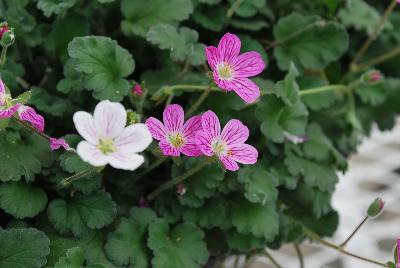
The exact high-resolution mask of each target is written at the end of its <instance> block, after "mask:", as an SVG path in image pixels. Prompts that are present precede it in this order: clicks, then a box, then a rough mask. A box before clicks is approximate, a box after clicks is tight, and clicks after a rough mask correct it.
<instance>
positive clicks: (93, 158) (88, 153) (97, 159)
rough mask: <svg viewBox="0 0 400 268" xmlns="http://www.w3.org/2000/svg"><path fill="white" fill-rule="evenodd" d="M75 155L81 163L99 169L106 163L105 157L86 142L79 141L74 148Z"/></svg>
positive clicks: (94, 146)
mask: <svg viewBox="0 0 400 268" xmlns="http://www.w3.org/2000/svg"><path fill="white" fill-rule="evenodd" d="M76 152H77V154H78V155H79V156H80V158H82V160H83V161H85V162H88V163H89V164H91V165H92V166H95V167H101V166H104V165H106V164H107V163H108V159H107V157H106V156H105V155H104V154H103V153H102V152H101V151H100V150H99V148H97V147H96V145H93V144H91V143H89V142H87V141H81V142H80V143H79V144H78V147H77V148H76Z"/></svg>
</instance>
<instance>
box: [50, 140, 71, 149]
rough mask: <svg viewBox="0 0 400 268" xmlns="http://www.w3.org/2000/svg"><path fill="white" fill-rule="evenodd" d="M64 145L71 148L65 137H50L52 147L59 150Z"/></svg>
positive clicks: (65, 147)
mask: <svg viewBox="0 0 400 268" xmlns="http://www.w3.org/2000/svg"><path fill="white" fill-rule="evenodd" d="M61 147H63V148H64V149H65V150H68V149H70V147H69V145H68V143H67V142H66V141H65V140H64V139H56V138H50V149H51V150H53V151H54V150H58V149H60V148H61Z"/></svg>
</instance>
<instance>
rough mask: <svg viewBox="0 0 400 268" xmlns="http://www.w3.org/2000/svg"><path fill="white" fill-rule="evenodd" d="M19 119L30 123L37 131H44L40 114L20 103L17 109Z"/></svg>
mask: <svg viewBox="0 0 400 268" xmlns="http://www.w3.org/2000/svg"><path fill="white" fill-rule="evenodd" d="M18 115H19V119H21V120H22V121H25V122H28V123H30V124H31V125H32V126H33V127H34V128H35V129H36V130H37V131H39V132H43V131H44V118H43V116H41V115H40V114H38V113H36V111H35V109H33V108H32V107H29V106H26V105H21V107H19V109H18Z"/></svg>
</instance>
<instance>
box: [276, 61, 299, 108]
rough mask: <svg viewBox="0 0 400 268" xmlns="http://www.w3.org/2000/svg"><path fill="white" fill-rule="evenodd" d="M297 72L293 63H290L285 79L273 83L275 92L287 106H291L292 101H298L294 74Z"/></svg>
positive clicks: (297, 86) (296, 74)
mask: <svg viewBox="0 0 400 268" xmlns="http://www.w3.org/2000/svg"><path fill="white" fill-rule="evenodd" d="M298 75H299V72H298V71H297V69H296V66H294V64H291V65H290V68H289V73H288V74H287V75H286V76H285V79H283V80H282V81H279V82H278V83H276V85H275V93H276V95H278V96H279V97H280V98H281V99H282V100H283V102H284V103H285V104H286V105H288V106H293V104H294V103H297V102H298V101H299V98H300V97H299V85H298V84H297V82H296V76H298Z"/></svg>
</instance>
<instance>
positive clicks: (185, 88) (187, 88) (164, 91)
mask: <svg viewBox="0 0 400 268" xmlns="http://www.w3.org/2000/svg"><path fill="white" fill-rule="evenodd" d="M209 88H211V89H210V90H211V91H221V92H223V91H222V90H221V89H219V88H218V87H216V86H203V85H186V84H182V85H174V86H168V87H163V88H161V89H160V90H159V91H158V92H156V93H155V94H154V95H153V97H152V100H159V99H160V98H161V97H162V96H164V95H173V94H175V91H176V90H179V91H182V92H194V91H206V90H208V89H209Z"/></svg>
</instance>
